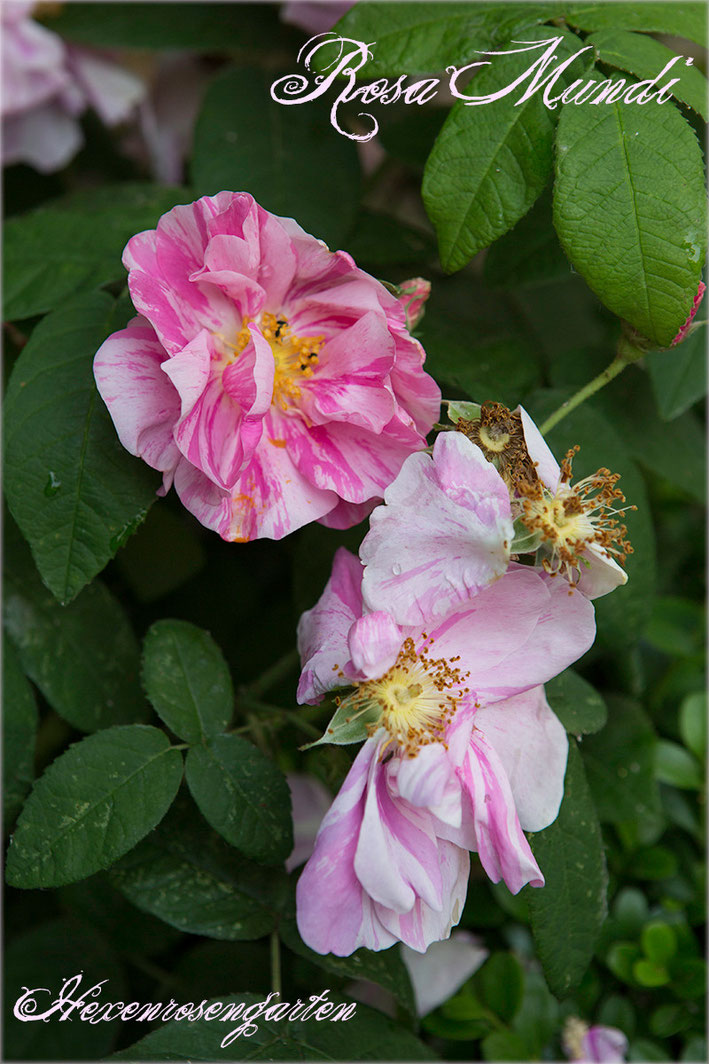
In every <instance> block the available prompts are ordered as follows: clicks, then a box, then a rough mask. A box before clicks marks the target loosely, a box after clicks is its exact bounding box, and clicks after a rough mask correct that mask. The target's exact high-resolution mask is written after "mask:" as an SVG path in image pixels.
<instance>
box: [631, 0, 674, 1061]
mask: <svg viewBox="0 0 709 1064" xmlns="http://www.w3.org/2000/svg"><path fill="white" fill-rule="evenodd" d="M661 6H665V5H661ZM671 1059H672V1058H671V1057H670V1056H669V1055H668V1054H667V1053H666V1052H665V1050H664V1049H663V1048H662V1046H659V1045H658V1044H657V1042H651V1041H650V1039H649V1038H636V1039H635V1041H633V1042H631V1043H630V1048H629V1050H628V1060H630V1061H636V1062H637V1064H640V1062H642V1064H653V1062H654V1061H658V1062H661V1061H665V1060H671Z"/></svg>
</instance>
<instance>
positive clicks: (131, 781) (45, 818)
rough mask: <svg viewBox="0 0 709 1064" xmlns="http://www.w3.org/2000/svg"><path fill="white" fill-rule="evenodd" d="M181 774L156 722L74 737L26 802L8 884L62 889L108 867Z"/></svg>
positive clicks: (158, 811)
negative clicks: (151, 726)
mask: <svg viewBox="0 0 709 1064" xmlns="http://www.w3.org/2000/svg"><path fill="white" fill-rule="evenodd" d="M181 778H182V758H181V756H180V753H179V751H177V750H174V749H172V748H171V747H170V742H169V740H168V738H167V736H166V735H165V733H164V732H161V731H159V730H158V729H157V728H150V727H147V726H146V725H141V724H131V725H127V726H125V727H116V728H108V729H106V730H105V731H101V732H98V733H97V734H96V735H90V736H89V737H88V738H86V739H82V741H81V742H79V743H75V744H74V745H73V746H71V747H69V749H68V750H67V751H66V753H64V754H62V755H61V756H60V757H58V758H57V760H56V761H54V762H53V764H51V765H50V766H49V768H48V769H47V770H46V772H45V773H44V775H43V776H41V777H40V779H39V780H37V782H36V783H35V785H34V788H33V790H32V793H31V795H30V797H29V798H28V799H27V802H26V803H25V806H24V808H23V810H22V813H21V814H20V818H19V820H18V822H17V828H16V829H15V833H14V835H13V837H12V843H11V845H10V849H9V851H8V857H7V872H6V877H7V882H8V883H9V884H10V885H11V886H13V887H24V888H33V887H58V886H61V885H62V884H64V883H73V882H74V881H75V880H77V879H84V878H85V877H86V876H90V875H92V874H93V873H94V872H98V871H100V870H101V869H103V868H108V866H109V865H111V864H112V863H113V862H114V861H115V860H117V859H118V858H119V857H121V856H122V855H123V854H124V853H127V852H128V850H130V849H132V847H133V846H135V844H136V843H137V842H138V841H139V840H140V839H142V838H143V836H144V835H147V834H148V832H149V831H151V830H152V828H154V827H155V825H156V824H157V823H158V822H159V821H160V820H162V818H163V817H164V815H165V813H166V812H167V810H168V809H169V807H170V804H171V803H172V800H173V798H174V797H175V794H176V793H177V788H178V787H179V785H180V780H181Z"/></svg>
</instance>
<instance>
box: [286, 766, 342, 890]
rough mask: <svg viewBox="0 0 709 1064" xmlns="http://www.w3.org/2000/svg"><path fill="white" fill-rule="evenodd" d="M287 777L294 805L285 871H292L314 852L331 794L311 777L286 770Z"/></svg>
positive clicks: (330, 800) (318, 781)
mask: <svg viewBox="0 0 709 1064" xmlns="http://www.w3.org/2000/svg"><path fill="white" fill-rule="evenodd" d="M286 780H287V781H288V787H289V788H290V795H291V802H292V808H293V850H292V852H291V854H290V855H289V857H288V858H287V859H286V871H288V872H292V871H293V869H294V868H298V867H299V865H302V864H304V862H305V861H307V860H308V858H309V857H310V855H311V853H312V852H313V847H314V845H315V839H316V837H317V834H318V829H319V827H320V825H321V823H322V819H323V817H324V816H325V813H327V811H328V809H329V808H330V804H331V802H332V795H331V794H330V792H329V791H328V789H327V787H326V786H325V785H324V784H323V783H321V782H320V780H317V779H315V777H314V776H305V775H303V774H302V773H300V772H288V773H287V774H286Z"/></svg>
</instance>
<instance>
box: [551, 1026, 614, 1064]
mask: <svg viewBox="0 0 709 1064" xmlns="http://www.w3.org/2000/svg"><path fill="white" fill-rule="evenodd" d="M562 1044H563V1047H564V1052H565V1053H566V1056H567V1057H568V1059H569V1060H572V1061H578V1062H583V1064H623V1061H625V1055H626V1053H627V1052H628V1039H627V1038H626V1037H625V1035H624V1034H623V1032H622V1031H619V1030H618V1028H617V1027H602V1026H600V1025H595V1026H593V1027H589V1026H588V1024H586V1023H584V1022H583V1020H579V1019H577V1018H576V1017H575V1016H570V1017H569V1019H568V1020H567V1021H566V1024H565V1026H564V1033H563V1035H562Z"/></svg>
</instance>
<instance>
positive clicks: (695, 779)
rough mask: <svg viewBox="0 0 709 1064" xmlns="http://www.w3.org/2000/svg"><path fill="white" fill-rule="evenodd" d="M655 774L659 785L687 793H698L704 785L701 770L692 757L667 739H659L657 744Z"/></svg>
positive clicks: (681, 747)
mask: <svg viewBox="0 0 709 1064" xmlns="http://www.w3.org/2000/svg"><path fill="white" fill-rule="evenodd" d="M655 774H656V776H657V778H658V780H659V781H660V783H669V784H670V785H671V786H672V787H681V788H682V789H683V790H688V791H698V790H700V789H701V787H702V786H703V783H704V780H703V777H702V770H701V768H700V766H699V762H698V761H697V759H696V758H695V757H694V755H693V754H690V752H689V751H688V750H685V748H684V747H683V746H680V745H679V743H672V742H670V741H669V739H661V740H660V741H659V743H658V744H657V767H656V769H655Z"/></svg>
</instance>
